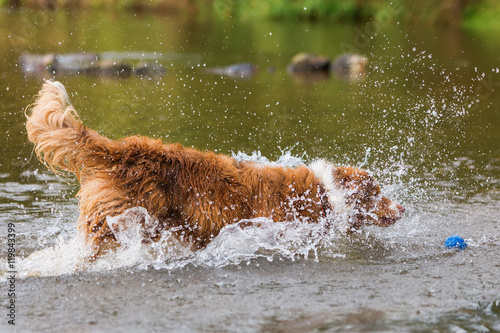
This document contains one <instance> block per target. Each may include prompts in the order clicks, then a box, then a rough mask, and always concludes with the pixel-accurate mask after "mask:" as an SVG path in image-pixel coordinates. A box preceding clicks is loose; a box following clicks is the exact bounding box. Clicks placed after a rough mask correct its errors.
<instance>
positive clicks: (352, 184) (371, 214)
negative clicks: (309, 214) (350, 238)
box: [332, 167, 405, 229]
mask: <svg viewBox="0 0 500 333" xmlns="http://www.w3.org/2000/svg"><path fill="white" fill-rule="evenodd" d="M332 171H333V177H334V178H333V182H334V183H335V184H336V186H337V187H338V188H339V189H341V190H342V193H343V198H342V199H343V201H344V204H345V206H346V207H349V216H350V218H351V226H352V227H353V228H355V229H357V228H359V227H361V226H363V225H368V224H373V225H377V226H381V227H387V226H389V225H392V224H394V223H396V221H397V220H399V219H400V218H401V216H402V215H403V212H404V211H405V209H404V208H403V206H401V205H399V204H397V203H396V202H393V201H392V200H390V199H388V198H386V197H384V196H382V195H381V193H380V187H379V185H378V184H377V182H376V180H375V178H373V176H372V175H371V174H369V173H368V172H367V171H365V170H361V169H358V168H354V167H336V168H334V169H333V170H332ZM334 209H335V207H334Z"/></svg>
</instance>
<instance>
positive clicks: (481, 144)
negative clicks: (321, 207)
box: [0, 11, 500, 332]
mask: <svg viewBox="0 0 500 333" xmlns="http://www.w3.org/2000/svg"><path fill="white" fill-rule="evenodd" d="M365 27H366V26H365V25H364V24H362V23H360V24H359V25H358V26H356V25H348V24H333V23H318V22H312V23H310V22H306V23H291V22H267V21H264V22H255V21H252V22H250V21H243V22H239V21H219V20H218V19H216V18H215V19H200V20H196V21H194V20H191V19H190V18H183V17H163V16H154V15H143V14H124V13H120V14H117V13H112V14H108V13H95V12H92V13H90V12H78V13H73V12H70V13H64V12H56V13H53V12H49V13H45V12H28V11H26V12H24V11H21V12H12V13H8V12H1V13H0V37H1V38H0V54H1V59H2V61H0V77H1V80H0V114H1V118H0V119H1V125H2V126H0V151H1V154H2V158H1V160H0V220H1V222H2V226H3V227H2V230H1V235H2V237H1V242H2V247H1V256H2V257H4V258H6V257H7V246H6V244H7V228H6V226H7V224H8V223H9V222H13V223H15V226H16V231H17V232H16V242H17V249H16V250H17V256H18V257H17V258H18V264H19V266H18V267H19V275H20V276H22V278H21V279H19V280H18V281H17V284H16V287H17V291H18V295H17V303H16V305H17V317H16V324H17V325H16V328H17V329H18V331H23V332H29V331H32V332H43V331H47V332H53V331H60V332H66V331H70V330H74V331H117V332H118V331H123V330H125V329H128V330H135V331H139V332H151V331H178V332H195V331H202V332H214V331H217V332H234V331H241V332H305V331H328V332H335V331H349V330H350V331H362V330H365V331H377V332H380V331H382V332H384V331H394V332H396V331H397V332H405V331H406V332H411V331H429V332H433V331H437V332H440V331H442V332H456V331H460V330H461V329H462V330H466V331H484V332H488V331H489V332H495V331H500V289H499V287H498V282H499V278H498V277H499V276H500V262H499V261H498V258H499V256H500V243H499V241H500V227H499V223H500V221H499V219H500V218H499V213H498V212H499V210H500V186H499V185H500V145H499V142H500V141H499V140H500V113H499V111H498V110H499V108H500V94H499V93H498V89H499V86H500V74H499V72H500V70H499V68H500V63H499V60H498V54H499V51H500V43H499V42H498V38H497V34H498V33H497V32H492V33H491V34H489V33H485V32H483V33H481V34H478V33H474V32H471V31H457V30H443V29H432V28H429V27H418V26H403V24H399V23H398V22H390V24H387V25H386V26H385V27H384V28H383V29H382V31H380V32H379V33H378V34H376V35H374V36H373V38H370V39H369V42H367V43H365V44H364V45H363V47H358V48H359V51H360V52H361V53H362V54H364V55H366V56H367V57H368V59H369V61H370V66H369V68H368V75H367V78H366V80H364V81H363V82H358V83H349V82H345V81H342V80H340V79H338V78H334V77H332V78H329V79H327V80H320V81H317V82H303V81H302V80H297V79H296V78H293V77H290V76H289V75H288V74H287V73H286V70H285V69H286V66H287V64H288V62H289V61H290V59H291V58H292V57H293V55H295V54H296V53H298V52H302V51H312V52H317V53H322V54H325V55H327V56H329V57H331V58H334V57H335V56H337V55H338V54H340V53H342V52H343V49H345V45H346V44H347V45H354V46H356V45H358V46H359V43H358V44H356V38H358V37H359V36H358V35H357V34H358V31H359V29H364V28H365ZM83 51H85V52H99V53H103V52H107V54H112V52H118V54H129V55H133V56H136V55H137V52H139V53H142V52H144V54H145V56H146V55H147V56H148V57H154V58H156V56H157V59H159V60H158V61H159V62H160V63H161V64H162V65H164V66H165V67H166V68H167V70H168V73H167V74H166V75H165V76H162V77H154V78H143V79H141V78H137V77H131V78H127V79H111V78H97V77H89V76H67V77H58V79H59V80H61V81H62V82H63V83H64V84H65V85H66V87H67V89H68V91H69V93H70V98H71V101H72V103H73V104H74V105H75V107H76V109H77V110H78V111H79V113H80V116H81V118H82V120H83V122H84V123H85V124H86V125H87V126H88V127H90V128H92V129H95V130H97V131H98V132H99V133H101V134H103V135H105V136H108V137H110V138H113V139H118V138H121V137H124V136H128V135H133V134H142V135H148V136H152V137H157V138H162V139H163V140H164V141H166V142H179V143H181V144H183V145H186V146H190V147H191V146H192V147H196V148H198V149H202V150H213V151H217V152H219V153H224V154H229V155H238V154H239V153H240V155H238V156H242V155H241V154H246V155H248V156H253V158H254V159H255V158H258V159H261V160H262V159H264V158H266V159H268V160H270V161H276V160H279V161H280V163H285V164H286V163H291V162H296V161H298V160H300V161H303V162H304V163H308V162H310V161H312V160H314V159H317V158H326V159H328V160H331V161H333V162H335V163H338V164H350V165H354V166H358V167H362V168H366V169H369V170H371V171H372V172H373V173H374V174H375V175H376V176H377V178H378V179H379V180H380V182H381V184H382V187H383V192H384V194H386V195H387V196H389V197H391V198H393V199H394V200H396V201H398V202H400V203H401V204H403V205H404V206H405V207H406V213H405V217H404V218H403V219H402V220H400V221H399V222H398V223H397V224H396V225H395V226H393V227H390V228H383V229H381V228H367V229H366V230H365V231H364V232H363V233H362V234H360V235H357V236H353V237H347V236H345V235H340V234H338V233H335V232H332V233H330V234H328V235H327V236H325V238H324V239H320V240H318V239H308V238H307V237H302V236H303V235H304V234H307V232H306V231H308V230H304V229H302V228H301V227H300V226H299V227H297V226H294V225H282V224H280V225H269V226H267V227H264V228H262V229H256V228H253V229H252V228H248V229H246V230H244V231H242V230H240V229H234V228H233V229H231V228H229V229H227V230H225V231H224V232H223V233H222V234H221V235H220V236H219V237H218V238H217V239H216V241H215V242H214V243H213V244H212V245H211V246H209V247H208V248H207V249H205V250H203V251H200V252H199V253H189V252H186V251H183V250H182V249H178V251H177V252H175V251H174V252H172V253H169V252H166V253H165V252H161V251H160V252H158V251H156V252H155V251H154V249H153V250H151V249H146V250H144V249H143V248H139V247H136V245H137V244H136V243H134V242H133V241H132V242H131V243H130V244H129V246H128V247H127V248H126V249H125V250H123V251H122V252H121V253H118V254H116V255H115V256H110V257H107V258H104V259H103V260H101V261H99V262H97V263H95V264H91V265H85V264H81V262H79V261H78V255H79V254H78V251H77V250H78V249H79V248H78V246H79V243H78V240H75V239H74V238H73V237H74V235H75V231H76V230H75V229H76V220H77V218H78V207H77V201H76V199H74V195H75V193H76V192H77V190H78V187H77V184H76V183H75V182H74V181H69V182H66V181H64V180H61V179H59V178H57V177H55V176H53V175H52V174H51V173H50V172H48V171H47V170H46V169H45V167H44V166H43V165H41V164H40V163H39V162H38V161H37V160H36V158H35V157H34V156H33V154H32V146H31V144H30V143H29V142H28V140H27V138H26V133H25V132H26V131H25V129H24V115H23V110H24V108H25V107H26V106H27V105H28V104H29V103H31V102H32V101H33V100H34V97H33V96H34V95H35V94H36V92H37V91H38V90H39V89H40V87H41V85H42V82H43V80H42V78H41V77H39V76H25V75H24V74H23V73H22V71H21V69H20V66H19V57H20V55H21V54H22V53H24V52H29V53H50V52H53V53H72V52H83ZM238 62H251V63H253V64H255V65H257V66H258V67H259V72H258V73H257V74H256V76H255V77H254V78H252V79H249V80H238V79H233V78H227V77H221V76H216V75H210V74H207V73H206V72H205V68H208V67H215V66H225V65H229V64H233V63H238ZM249 158H250V157H249ZM283 230H287V231H288V232H287V233H285V236H286V237H285V242H280V241H279V240H276V236H277V235H280V234H283ZM309 231H310V230H309ZM454 234H458V235H461V236H462V237H464V238H465V239H466V240H467V241H468V245H469V246H468V248H467V249H466V250H465V251H460V252H459V251H455V250H446V249H445V248H444V247H443V243H444V240H445V239H446V238H447V237H449V236H451V235H454ZM173 248H175V247H173ZM75 249H76V250H75ZM36 251H42V252H37V253H38V254H37V255H38V257H33V254H34V253H35V252H36ZM29 255H32V257H31V258H32V259H31V260H29V259H27V258H28V256H29ZM33 258H36V259H37V260H33ZM21 259H24V261H23V263H24V266H22V265H21V263H20V262H19V261H20V260H21ZM5 272H6V269H5V268H2V274H5ZM33 275H39V276H33ZM2 286H6V284H5V283H2ZM2 290H3V291H2V293H3V295H2V297H1V298H0V299H1V301H2V302H1V303H2V307H3V308H4V309H5V307H6V306H7V304H8V298H7V293H6V291H5V290H6V289H5V288H3V287H2ZM1 325H2V329H7V328H8V326H7V322H6V320H5V318H4V319H3V320H2V321H1Z"/></svg>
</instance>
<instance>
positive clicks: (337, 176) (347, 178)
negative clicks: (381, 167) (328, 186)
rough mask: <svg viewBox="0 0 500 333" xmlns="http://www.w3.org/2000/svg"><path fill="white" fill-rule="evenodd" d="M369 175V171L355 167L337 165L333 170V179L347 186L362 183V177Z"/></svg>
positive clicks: (350, 186)
mask: <svg viewBox="0 0 500 333" xmlns="http://www.w3.org/2000/svg"><path fill="white" fill-rule="evenodd" d="M367 176H368V172H366V171H364V170H361V169H358V168H355V167H350V166H348V167H344V166H341V167H337V168H335V169H334V170H333V179H334V180H335V182H336V183H337V184H340V185H342V186H343V187H345V188H352V187H354V186H356V185H359V183H361V180H362V178H365V177H367Z"/></svg>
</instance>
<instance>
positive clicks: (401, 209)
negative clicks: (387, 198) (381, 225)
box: [396, 204, 405, 214]
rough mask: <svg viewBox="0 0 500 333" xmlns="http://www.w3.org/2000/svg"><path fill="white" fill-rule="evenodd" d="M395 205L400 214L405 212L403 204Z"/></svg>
mask: <svg viewBox="0 0 500 333" xmlns="http://www.w3.org/2000/svg"><path fill="white" fill-rule="evenodd" d="M396 207H397V208H398V210H399V212H400V213H401V214H403V213H404V212H405V208H404V207H403V206H401V205H400V204H397V206H396Z"/></svg>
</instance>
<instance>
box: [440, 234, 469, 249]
mask: <svg viewBox="0 0 500 333" xmlns="http://www.w3.org/2000/svg"><path fill="white" fill-rule="evenodd" d="M444 246H445V247H446V248H447V249H454V248H457V249H459V250H465V248H466V247H467V243H466V242H465V241H464V239H463V238H462V237H460V236H451V237H449V238H448V239H447V240H446V241H445V242H444Z"/></svg>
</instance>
